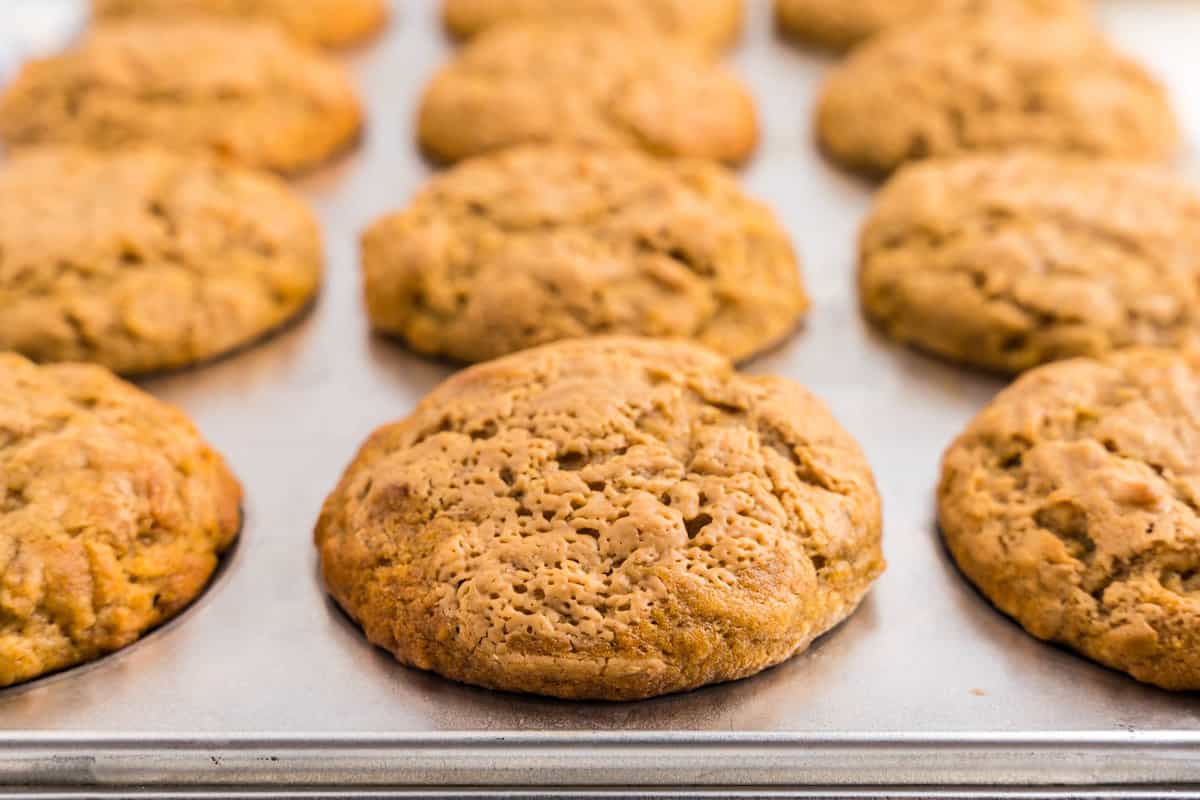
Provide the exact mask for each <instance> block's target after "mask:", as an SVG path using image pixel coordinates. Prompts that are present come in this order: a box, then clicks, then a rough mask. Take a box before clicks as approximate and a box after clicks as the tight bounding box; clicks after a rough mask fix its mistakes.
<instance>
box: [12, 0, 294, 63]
mask: <svg viewBox="0 0 1200 800" xmlns="http://www.w3.org/2000/svg"><path fill="white" fill-rule="evenodd" d="M297 2H303V0H297ZM86 17H87V4H86V3H84V2H80V0H0V83H4V82H5V81H6V80H7V79H8V78H10V77H12V74H13V72H14V71H15V70H16V69H17V67H18V66H20V64H21V62H22V61H24V60H25V59H27V58H30V57H31V56H36V55H41V54H43V53H51V52H54V51H55V50H59V49H61V48H62V47H63V46H64V45H65V44H66V43H67V42H69V41H70V40H71V38H72V37H73V36H74V35H75V34H76V32H77V31H78V30H79V28H80V27H81V26H82V25H83V23H84V21H85V19H86Z"/></svg>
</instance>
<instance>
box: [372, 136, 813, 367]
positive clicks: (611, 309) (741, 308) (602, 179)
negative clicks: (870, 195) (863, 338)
mask: <svg viewBox="0 0 1200 800" xmlns="http://www.w3.org/2000/svg"><path fill="white" fill-rule="evenodd" d="M362 251H363V270H364V285H365V288H366V299H367V307H368V309H369V312H370V317H371V321H372V324H373V325H374V326H375V327H376V329H378V330H381V331H385V332H387V333H391V334H395V335H398V336H400V337H402V338H403V339H404V340H405V341H406V342H408V343H409V344H410V345H411V346H412V347H413V348H414V349H416V350H419V351H421V352H423V353H429V354H433V355H443V356H449V357H451V358H454V359H458V360H462V361H483V360H486V359H489V358H494V357H496V356H500V355H504V354H506V353H510V352H513V351H515V350H520V349H523V348H526V347H531V346H534V345H537V344H544V343H546V342H550V341H555V340H559V339H568V338H575V337H580V336H589V335H596V334H618V333H624V334H639V335H646V336H660V337H678V338H691V339H695V340H697V341H699V342H701V343H702V344H705V345H707V346H709V347H711V348H713V349H715V350H718V351H720V352H722V353H724V354H726V355H728V356H730V357H732V358H735V359H742V358H746V357H748V356H750V355H752V354H754V353H756V352H758V351H760V350H762V349H764V348H765V347H768V346H769V345H771V344H773V343H775V342H777V341H779V340H780V339H782V338H783V337H785V336H787V335H788V334H789V333H791V332H792V330H793V329H794V328H795V327H796V325H797V323H798V321H799V319H800V318H801V316H802V315H803V313H804V312H805V310H806V309H807V308H808V297H807V295H806V294H805V291H804V287H803V285H802V282H801V279H800V273H799V269H798V265H797V262H796V257H795V254H794V252H793V250H792V247H791V245H790V243H789V241H788V237H787V234H786V232H785V231H784V230H783V229H782V228H781V227H780V225H779V223H778V222H777V221H776V219H775V217H774V215H773V214H772V213H771V212H770V210H769V209H767V208H766V207H765V206H763V205H761V204H759V203H757V202H755V201H754V200H751V199H750V198H748V197H746V195H745V194H743V193H742V191H741V189H740V188H739V187H738V185H737V183H736V181H735V180H734V178H733V176H732V175H731V174H730V173H728V172H727V171H726V170H724V169H723V168H721V167H719V166H717V165H714V164H711V163H709V162H700V161H661V160H656V159H653V158H651V157H649V156H645V155H642V154H640V153H637V152H635V151H629V150H624V151H622V150H613V151H608V152H601V151H597V150H592V149H579V148H570V147H553V146H551V147H528V148H518V149H514V150H507V151H504V152H502V153H498V154H494V155H488V156H481V157H479V158H476V159H472V160H469V161H466V162H463V163H462V164H460V165H458V166H457V167H455V168H454V169H452V170H450V171H449V172H446V173H443V174H442V175H440V176H438V177H436V178H434V179H433V180H432V181H431V182H430V183H429V184H428V185H427V186H426V187H425V189H424V190H422V191H421V193H420V194H418V195H417V197H416V199H415V200H414V201H413V202H412V204H411V205H410V206H409V207H408V208H407V209H405V210H403V211H401V212H399V213H396V214H392V215H389V216H387V217H384V218H383V219H381V220H379V221H378V222H376V223H375V224H374V225H373V226H372V227H371V228H370V229H369V230H368V231H367V232H366V233H365V234H364V236H363V246H362Z"/></svg>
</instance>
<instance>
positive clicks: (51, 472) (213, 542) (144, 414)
mask: <svg viewBox="0 0 1200 800" xmlns="http://www.w3.org/2000/svg"><path fill="white" fill-rule="evenodd" d="M240 503H241V487H240V486H239V485H238V482H237V480H236V479H235V478H234V477H233V475H232V474H231V473H230V472H229V469H228V468H227V467H226V466H225V463H224V462H223V461H222V460H221V457H220V456H219V455H217V454H216V453H215V452H213V450H212V449H210V448H209V446H208V445H207V444H205V442H204V441H203V439H201V437H200V435H199V433H197V431H196V429H195V427H194V426H193V425H192V423H191V422H190V421H189V420H188V419H187V417H185V416H184V415H183V414H182V413H181V412H179V411H177V410H176V409H174V408H172V407H171V406H168V405H166V404H164V403H161V402H159V401H158V400H155V399H154V398H153V397H151V396H150V395H148V394H145V393H143V392H141V391H139V390H138V389H136V388H134V387H133V386H131V385H129V384H127V383H125V382H123V381H121V380H119V379H117V378H115V377H113V376H112V374H111V373H109V372H108V371H107V370H105V369H103V368H101V367H96V366H91V365H80V364H59V365H54V366H49V367H39V366H35V365H34V364H33V363H31V362H29V361H27V360H25V359H24V358H22V357H20V356H17V355H13V354H11V353H7V354H0V686H8V685H11V684H15V683H19V682H22V681H26V680H30V679H32V678H35V677H37V676H39V675H42V674H45V673H48V672H53V671H55V670H59V669H63V668H66V667H70V666H74V665H76V664H80V663H83V662H86V661H91V660H93V659H96V658H99V657H100V656H102V655H104V654H106V653H109V652H112V651H114V650H117V649H120V648H122V647H125V646H126V645H128V644H130V643H132V642H133V641H135V640H136V639H137V638H138V637H140V636H141V635H142V634H143V633H144V632H146V631H147V630H148V629H150V628H152V627H154V626H156V625H158V624H160V623H162V622H164V621H166V620H167V619H170V618H171V617H173V616H174V615H176V614H177V613H179V611H180V610H181V609H183V608H184V607H185V606H186V605H187V604H188V603H190V602H191V601H192V599H193V598H195V597H196V596H197V595H198V594H199V593H200V592H201V591H202V590H203V589H204V587H205V585H206V584H207V583H208V580H209V577H210V576H211V575H212V572H213V570H214V569H215V568H216V566H217V561H218V558H219V556H220V554H221V553H222V552H224V551H225V550H226V549H227V548H228V547H229V546H230V545H231V544H232V542H233V540H234V538H235V537H236V536H237V532H238V527H239V524H240V511H239V508H240Z"/></svg>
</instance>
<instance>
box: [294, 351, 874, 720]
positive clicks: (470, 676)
mask: <svg viewBox="0 0 1200 800" xmlns="http://www.w3.org/2000/svg"><path fill="white" fill-rule="evenodd" d="M316 541H317V546H318V548H319V550H320V556H321V570H322V573H323V575H324V578H325V582H326V585H327V587H328V588H329V591H330V592H331V593H332V595H333V596H334V598H336V600H337V601H338V602H339V603H340V604H341V605H342V607H343V608H345V609H346V611H347V612H348V613H349V614H350V615H351V616H352V617H353V618H354V619H355V620H357V621H358V622H359V623H360V624H361V625H362V626H363V628H364V629H365V631H366V634H367V636H368V637H369V638H370V640H371V641H372V642H374V643H376V644H378V645H380V646H381V647H384V648H387V649H388V650H390V651H392V652H393V653H394V654H395V656H396V657H397V658H398V659H399V660H400V661H401V662H403V663H405V664H408V665H411V666H415V667H418V668H420V669H426V670H433V671H435V672H437V673H439V674H441V675H444V676H446V677H449V678H453V679H455V680H459V681H463V682H466V683H472V684H477V685H480V686H486V687H490V688H495V689H505V690H512V691H520V692H533V693H538V694H545V695H553V696H556V697H563V698H572V699H587V698H590V699H606V700H632V699H638V698H645V697H651V696H654V695H659V694H664V693H667V692H675V691H681V690H685V689H691V688H695V687H698V686H702V685H705V684H709V683H715V682H719V681H727V680H732V679H735V678H741V677H745V676H748V675H752V674H754V673H756V672H758V671H760V670H762V669H764V668H766V667H769V666H771V665H773V664H777V663H779V662H780V661H783V660H784V659H786V658H788V657H790V656H791V655H793V654H795V653H797V652H799V651H801V650H803V649H804V648H805V647H807V646H808V644H809V643H810V642H811V641H812V640H813V639H814V638H815V637H816V636H819V635H820V634H821V633H822V632H824V631H827V630H828V629H829V628H831V627H833V626H834V625H836V624H837V623H838V622H839V621H840V620H842V619H844V618H845V617H846V616H847V615H849V614H850V613H851V612H852V611H853V610H854V608H855V607H856V606H857V605H858V603H859V601H860V600H861V599H862V597H863V595H864V594H865V592H866V591H867V589H868V587H869V586H870V584H871V582H872V581H873V580H874V579H875V578H876V577H877V576H878V575H879V574H880V572H881V571H882V570H883V567H884V561H883V556H882V554H881V552H880V503H879V495H878V493H877V491H876V489H875V485H874V481H873V478H872V475H871V471H870V468H869V467H868V465H867V463H866V460H865V459H864V458H863V455H862V453H861V452H860V451H859V448H858V446H857V445H856V444H855V442H854V441H853V440H852V439H851V438H850V436H849V435H848V434H846V433H845V432H844V431H843V430H842V428H841V427H840V426H839V425H838V424H837V422H836V421H835V420H834V419H833V417H832V416H831V415H830V414H829V412H828V410H827V409H826V408H825V407H824V406H823V405H822V404H821V403H820V402H819V401H818V400H816V399H815V398H813V397H812V396H811V395H810V394H809V393H808V392H806V391H805V390H804V389H802V388H801V387H800V386H798V385H796V384H795V383H792V382H790V381H787V380H783V379H780V378H771V377H745V376H741V375H738V374H737V373H735V372H734V371H733V370H732V369H731V367H730V365H729V363H728V362H727V361H726V360H725V359H723V358H721V357H719V356H717V355H715V354H713V353H711V352H710V351H707V350H705V349H703V348H700V347H697V346H695V345H690V344H686V343H680V342H663V341H656V340H646V339H627V338H619V337H617V338H607V339H590V340H578V341H571V342H562V343H558V344H554V345H549V346H546V347H541V348H535V349H532V350H526V351H523V352H521V353H518V354H515V355H512V356H508V357H506V358H503V359H499V360H497V361H492V362H489V363H487V364H482V365H478V366H475V367H472V368H470V369H468V370H466V371H464V372H460V373H459V374H457V375H456V376H454V377H452V378H451V379H450V380H448V381H447V382H446V383H444V384H442V385H441V386H440V387H439V388H438V389H436V390H435V391H434V392H433V393H432V394H430V395H429V396H428V397H427V398H426V399H425V400H424V401H423V402H422V403H421V404H420V405H419V406H418V407H417V409H416V410H415V411H414V412H413V413H412V415H410V416H409V417H408V418H406V419H404V420H403V421H401V422H398V423H395V424H392V425H388V426H385V427H383V428H381V429H380V430H378V431H377V432H376V433H375V434H374V435H372V436H371V437H370V439H369V440H368V441H367V443H366V444H365V445H364V446H363V448H362V450H361V451H360V452H359V454H358V457H357V458H356V459H355V460H354V462H353V464H352V465H351V466H350V467H349V469H348V470H347V471H346V474H345V476H344V477H343V478H342V481H341V483H340V484H339V485H338V487H337V489H336V490H335V491H334V492H333V494H332V495H330V497H329V499H328V500H327V501H326V503H325V506H324V510H323V511H322V514H321V517H320V521H319V523H318V525H317V530H316Z"/></svg>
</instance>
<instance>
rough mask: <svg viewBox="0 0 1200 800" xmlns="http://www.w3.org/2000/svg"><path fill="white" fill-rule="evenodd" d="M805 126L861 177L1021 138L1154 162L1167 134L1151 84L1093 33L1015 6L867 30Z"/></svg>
mask: <svg viewBox="0 0 1200 800" xmlns="http://www.w3.org/2000/svg"><path fill="white" fill-rule="evenodd" d="M816 127H817V136H818V138H819V140H820V143H821V146H822V147H823V148H824V150H825V151H826V153H827V154H828V155H829V157H830V158H832V159H833V160H834V161H836V162H838V163H839V164H842V165H843V166H846V167H848V168H850V169H853V170H856V171H859V172H863V173H866V174H870V175H882V174H886V173H888V172H891V171H892V170H894V169H895V168H896V167H898V166H900V165H901V164H903V163H904V162H906V161H911V160H915V159H922V158H928V157H945V156H952V155H959V154H965V153H970V152H976V151H992V152H995V151H1001V150H1011V149H1015V148H1021V147H1025V148H1039V149H1044V150H1048V151H1054V152H1060V153H1073V154H1077V155H1082V156H1088V157H1103V158H1123V159H1130V160H1144V161H1161V160H1165V159H1167V158H1168V157H1170V156H1171V155H1172V154H1173V153H1174V151H1175V149H1176V147H1177V144H1178V139H1179V135H1178V128H1177V125H1176V121H1175V117H1174V114H1173V112H1172V110H1171V107H1170V103H1169V102H1168V98H1167V95H1166V91H1165V90H1164V88H1163V87H1162V85H1160V84H1159V83H1158V82H1157V81H1156V80H1155V79H1154V78H1153V77H1151V76H1150V75H1149V74H1148V73H1147V72H1146V71H1145V70H1144V69H1143V68H1142V67H1141V66H1139V65H1137V64H1136V63H1134V62H1133V61H1131V60H1130V59H1128V58H1126V57H1125V56H1123V55H1121V54H1120V53H1118V52H1116V51H1115V50H1114V49H1113V48H1112V46H1111V45H1110V44H1109V42H1108V41H1107V40H1106V39H1105V38H1104V36H1103V35H1102V34H1101V33H1099V32H1097V31H1096V30H1095V29H1093V28H1091V27H1089V26H1087V25H1081V24H1079V23H1078V22H1075V21H1072V20H1065V19H1045V18H1038V17H1033V16H1029V15H1023V14H995V15H982V16H976V17H970V16H968V17H938V18H933V19H930V20H927V21H925V22H920V23H915V24H913V25H907V26H902V27H900V28H897V29H896V30H895V31H891V32H888V33H885V34H881V35H880V36H878V37H876V38H874V39H872V40H870V41H869V42H867V43H865V44H864V45H862V46H861V47H859V48H856V49H855V50H854V52H853V53H851V55H850V57H849V58H848V59H847V60H846V62H845V63H843V64H842V65H840V66H839V67H837V68H836V69H835V70H834V71H833V73H832V74H831V75H830V76H829V78H828V79H827V80H826V83H825V85H824V87H823V89H822V91H821V96H820V99H819V101H818V107H817V122H816Z"/></svg>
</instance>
